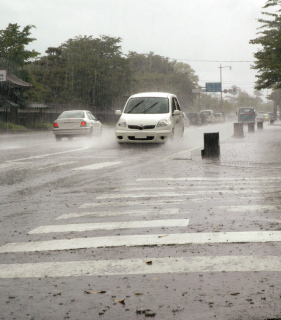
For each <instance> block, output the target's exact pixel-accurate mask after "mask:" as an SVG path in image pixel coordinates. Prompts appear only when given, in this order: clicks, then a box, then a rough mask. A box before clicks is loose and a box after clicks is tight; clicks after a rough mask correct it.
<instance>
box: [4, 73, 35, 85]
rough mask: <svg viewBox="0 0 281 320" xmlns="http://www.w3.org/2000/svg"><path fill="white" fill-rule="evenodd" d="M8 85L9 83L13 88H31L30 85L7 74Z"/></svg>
mask: <svg viewBox="0 0 281 320" xmlns="http://www.w3.org/2000/svg"><path fill="white" fill-rule="evenodd" d="M6 81H7V82H8V83H10V84H11V85H12V86H13V87H25V88H28V87H33V86H32V84H30V83H28V82H25V81H23V80H21V79H20V78H18V77H17V76H15V75H14V74H7V80H6Z"/></svg>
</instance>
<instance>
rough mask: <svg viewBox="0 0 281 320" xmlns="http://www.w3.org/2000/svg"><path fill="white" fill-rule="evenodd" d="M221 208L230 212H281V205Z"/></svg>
mask: <svg viewBox="0 0 281 320" xmlns="http://www.w3.org/2000/svg"><path fill="white" fill-rule="evenodd" d="M220 207H221V208H224V209H227V210H228V211H236V212H243V211H260V210H271V211H272V210H280V209H281V205H278V204H276V205H246V206H220Z"/></svg>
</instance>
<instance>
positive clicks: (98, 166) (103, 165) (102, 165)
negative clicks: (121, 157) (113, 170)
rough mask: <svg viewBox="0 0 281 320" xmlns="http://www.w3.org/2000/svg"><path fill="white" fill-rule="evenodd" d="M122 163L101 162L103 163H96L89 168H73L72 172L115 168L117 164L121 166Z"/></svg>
mask: <svg viewBox="0 0 281 320" xmlns="http://www.w3.org/2000/svg"><path fill="white" fill-rule="evenodd" d="M120 163H122V162H120V161H115V162H101V163H94V164H91V165H89V166H84V167H79V168H73V169H72V170H74V171H75V170H81V171H82V170H97V169H102V168H106V167H110V166H115V165H117V164H120Z"/></svg>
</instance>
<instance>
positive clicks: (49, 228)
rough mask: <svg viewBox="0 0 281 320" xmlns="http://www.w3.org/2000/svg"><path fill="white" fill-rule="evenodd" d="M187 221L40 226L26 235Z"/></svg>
mask: <svg viewBox="0 0 281 320" xmlns="http://www.w3.org/2000/svg"><path fill="white" fill-rule="evenodd" d="M188 223H189V219H173V220H168V219H166V220H148V221H122V222H100V223H79V224H66V225H50V226H41V227H38V228H36V229H33V230H31V231H29V232H28V234H38V233H52V232H82V231H91V230H115V229H131V228H132V229H133V228H163V227H187V226H188Z"/></svg>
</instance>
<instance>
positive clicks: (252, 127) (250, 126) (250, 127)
mask: <svg viewBox="0 0 281 320" xmlns="http://www.w3.org/2000/svg"><path fill="white" fill-rule="evenodd" d="M248 132H255V123H254V122H249V123H248Z"/></svg>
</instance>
